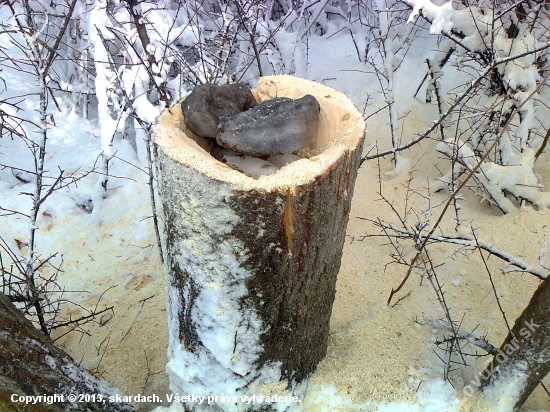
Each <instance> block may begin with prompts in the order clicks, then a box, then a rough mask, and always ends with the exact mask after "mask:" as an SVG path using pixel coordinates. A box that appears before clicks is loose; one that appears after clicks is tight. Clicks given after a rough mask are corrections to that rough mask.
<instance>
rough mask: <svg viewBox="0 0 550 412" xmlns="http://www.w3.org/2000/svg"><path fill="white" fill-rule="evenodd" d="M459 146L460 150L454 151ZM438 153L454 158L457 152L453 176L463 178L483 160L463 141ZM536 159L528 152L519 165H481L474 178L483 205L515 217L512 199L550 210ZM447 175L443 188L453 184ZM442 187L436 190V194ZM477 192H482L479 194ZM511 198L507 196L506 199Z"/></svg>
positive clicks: (450, 142) (442, 147)
mask: <svg viewBox="0 0 550 412" xmlns="http://www.w3.org/2000/svg"><path fill="white" fill-rule="evenodd" d="M455 145H457V146H458V147H457V150H454V149H453V147H454V146H455ZM436 148H437V151H438V152H440V153H442V154H444V155H445V156H448V157H449V158H453V154H454V153H455V152H456V153H457V157H456V163H455V170H454V174H455V175H456V176H461V175H463V174H464V173H465V172H466V171H469V172H471V171H472V170H473V169H474V167H476V165H477V164H478V163H480V158H479V157H478V156H476V154H475V153H474V151H473V150H472V149H471V147H470V146H469V145H467V144H465V143H464V142H462V141H459V142H458V144H457V143H456V142H455V141H453V140H447V141H445V142H440V143H438V144H437V146H436ZM534 155H535V152H534V151H533V150H532V149H526V150H525V151H524V153H523V155H522V156H521V158H519V159H518V160H519V163H518V164H513V165H499V164H496V163H494V162H481V165H480V167H479V168H478V170H477V171H476V172H475V173H474V174H473V176H472V178H473V179H474V181H475V182H476V186H477V187H476V189H474V190H476V192H477V194H479V196H480V197H481V199H482V201H483V200H487V201H488V202H489V203H491V204H492V205H494V206H497V207H498V208H499V209H500V210H502V211H503V212H504V213H512V212H514V211H515V210H516V205H515V204H514V202H513V201H512V200H511V198H510V195H511V196H512V197H514V198H516V199H518V200H520V201H521V200H525V201H527V202H529V203H531V204H533V205H535V206H537V207H538V208H546V207H550V193H549V192H543V191H542V188H543V186H542V184H541V183H540V181H539V178H538V177H537V176H536V174H535V172H534V170H533V168H534ZM452 173H453V171H450V172H448V173H447V174H446V175H445V176H443V177H441V178H440V179H439V182H440V183H441V184H449V183H450V182H451V174H452ZM441 188H442V187H441V186H440V187H434V189H435V190H438V189H441ZM477 188H479V189H481V190H479V191H478V190H477ZM507 195H508V196H507Z"/></svg>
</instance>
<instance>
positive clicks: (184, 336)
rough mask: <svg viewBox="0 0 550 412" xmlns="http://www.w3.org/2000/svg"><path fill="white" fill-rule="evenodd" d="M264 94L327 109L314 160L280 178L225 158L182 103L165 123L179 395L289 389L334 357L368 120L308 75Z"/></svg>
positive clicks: (174, 375) (162, 186) (271, 80)
mask: <svg viewBox="0 0 550 412" xmlns="http://www.w3.org/2000/svg"><path fill="white" fill-rule="evenodd" d="M253 94H254V96H255V97H256V99H257V100H258V102H262V101H264V100H267V99H272V98H275V97H291V98H301V97H303V96H305V95H306V94H311V95H313V96H314V97H316V98H317V100H318V101H319V104H320V107H321V112H320V120H319V124H318V127H317V129H316V130H315V132H314V133H313V135H312V136H311V137H310V139H309V141H308V142H307V145H306V147H304V148H302V149H300V150H299V152H298V153H297V154H298V155H299V156H300V157H302V159H300V160H297V161H294V162H292V163H290V164H288V165H286V166H284V167H282V168H281V169H279V170H277V171H275V172H274V173H272V174H270V175H266V176H261V177H259V178H258V179H253V178H251V177H248V176H246V175H244V174H243V173H241V172H239V171H237V170H234V169H231V168H230V167H229V166H227V165H226V164H224V163H222V162H219V161H217V160H216V159H214V158H213V157H212V156H211V155H210V154H209V150H210V147H211V142H209V141H208V140H207V139H203V138H199V137H197V136H195V135H193V134H192V133H191V132H190V131H189V130H188V129H186V127H185V125H184V121H183V115H182V113H181V110H180V105H179V104H176V105H175V106H174V107H172V108H171V109H168V110H166V111H164V112H163V113H162V114H161V116H160V117H159V119H158V122H157V125H156V127H155V129H154V148H155V164H156V168H157V180H158V193H159V197H160V199H161V201H162V208H163V212H162V216H163V222H164V239H163V249H164V254H165V265H166V274H167V295H168V318H169V331H170V344H169V358H170V360H169V363H168V372H169V374H170V381H171V389H172V391H174V392H179V393H194V394H199V393H200V394H213V395H220V394H222V393H223V394H225V395H228V396H239V395H242V394H244V395H246V394H249V393H258V390H259V388H261V387H262V385H269V384H273V383H275V382H283V383H284V385H283V386H282V387H283V388H285V387H286V386H287V385H289V386H291V385H293V384H294V383H297V382H300V381H302V380H303V379H304V378H306V377H307V376H308V375H309V374H311V372H313V371H314V370H315V368H316V366H317V364H318V363H319V362H320V361H321V360H322V359H323V357H324V356H325V354H326V349H327V340H328V332H329V321H330V314H331V310H332V304H333V301H334V296H335V284H336V276H337V274H338V270H339V268H340V259H341V255H342V247H343V244H344V236H345V233H346V225H347V223H348V216H349V211H350V203H351V197H352V194H353V187H354V183H355V178H356V175H357V169H358V166H359V160H360V156H361V148H362V145H363V139H364V134H365V124H364V121H363V118H362V116H361V114H360V113H359V112H358V111H357V109H356V108H355V106H354V105H353V103H352V102H351V101H350V100H349V99H348V98H347V97H346V96H344V95H343V94H342V93H339V92H337V91H336V90H334V89H331V88H329V87H326V86H323V85H320V84H316V83H313V82H310V81H307V80H302V79H298V78H294V77H290V76H273V77H263V78H261V79H260V81H259V85H258V87H257V88H256V89H254V90H253ZM218 407H221V408H222V409H224V410H225V408H224V407H223V405H221V404H218ZM228 410H229V409H228ZM231 410H233V409H231Z"/></svg>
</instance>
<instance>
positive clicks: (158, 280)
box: [0, 31, 550, 412]
mask: <svg viewBox="0 0 550 412" xmlns="http://www.w3.org/2000/svg"><path fill="white" fill-rule="evenodd" d="M358 37H359V36H358ZM416 52H417V51H416ZM417 55H418V53H417V54H415V50H412V51H411V53H410V56H409V59H410V60H408V61H407V62H406V64H404V65H403V67H402V68H401V69H400V71H399V72H398V73H397V74H396V76H395V77H394V81H395V83H396V87H395V90H396V100H397V101H401V102H406V103H407V105H406V106H403V107H398V110H400V111H402V112H404V111H405V110H410V111H411V113H410V115H409V116H408V117H407V118H406V121H405V123H404V126H401V127H404V129H405V134H404V136H405V138H407V137H408V138H411V137H412V135H413V133H414V132H417V131H421V130H423V129H424V128H426V125H427V124H429V122H430V121H431V120H433V116H434V115H435V113H436V112H435V108H434V106H428V105H426V104H425V103H423V102H422V101H421V100H413V99H412V94H413V93H414V90H415V88H416V86H417V85H418V84H419V82H420V79H421V78H422V76H423V75H424V69H422V70H418V67H419V66H421V65H419V64H418V62H417V61H416V60H415V59H414V58H415V56H417ZM307 58H308V60H309V66H308V67H307V77H308V78H309V79H312V80H316V81H319V82H322V83H325V84H326V85H328V86H331V87H335V88H337V89H339V90H340V91H343V92H344V93H346V94H347V95H348V96H350V98H351V99H352V100H353V101H354V102H355V103H356V105H357V106H358V107H359V109H360V110H363V102H364V101H365V99H366V96H367V95H370V96H371V101H372V99H373V98H376V99H378V100H377V101H376V102H374V103H372V105H371V106H369V107H367V108H366V114H369V113H372V112H374V111H375V110H376V108H377V107H379V106H380V105H381V104H383V103H382V102H381V99H380V98H379V97H380V96H378V95H377V94H376V92H375V90H376V88H377V85H376V79H374V78H373V76H372V75H369V74H368V73H366V70H365V65H364V63H361V62H360V61H359V57H358V56H357V53H356V50H355V47H354V45H353V42H352V41H351V39H350V36H348V35H347V34H346V32H344V31H342V32H339V33H335V34H334V35H333V36H332V37H331V39H330V40H328V41H326V40H322V41H321V40H320V39H316V38H312V39H311V40H310V42H309V49H308V55H307ZM422 67H423V66H422ZM301 70H302V71H303V70H304V67H301ZM3 77H4V78H5V79H8V84H9V85H10V87H9V91H10V92H11V93H14V94H16V93H18V92H21V90H26V89H32V88H33V87H35V84H34V83H33V82H32V79H30V78H29V77H28V76H26V75H25V74H22V73H13V72H8V71H7V70H4V71H3ZM17 87H18V88H19V90H17ZM34 104H36V102H35V101H34V100H33V99H32V98H29V99H28V100H27V101H26V102H25V109H26V110H32V109H33V105H34ZM55 120H56V124H57V127H56V128H53V129H52V131H51V135H50V136H51V139H50V140H49V142H48V145H49V146H48V147H49V149H48V153H49V158H48V167H49V170H52V171H55V170H56V168H57V165H60V167H62V168H64V169H66V170H76V169H77V168H78V167H82V168H83V169H89V168H91V167H92V165H93V164H94V162H95V160H96V158H97V155H98V154H99V153H100V150H101V142H100V139H99V137H98V136H99V128H98V125H97V119H91V120H89V121H87V120H83V119H81V118H80V117H79V116H77V115H75V114H74V113H72V112H71V111H70V109H67V111H66V112H65V113H63V115H57V117H56V119H55ZM388 130H389V126H388V118H387V113H386V112H384V111H382V112H381V113H380V114H378V115H377V116H374V117H372V118H370V119H369V122H368V132H367V133H368V134H367V144H366V145H365V147H366V148H367V149H368V148H369V147H370V144H371V143H373V142H374V141H378V144H379V146H384V145H386V146H388V140H389V139H388V138H387V136H388V135H389V132H388ZM434 145H435V143H434V142H430V141H425V142H423V143H422V144H421V145H420V146H417V147H415V148H414V149H413V150H411V151H410V152H407V153H406V156H407V157H408V158H409V159H411V164H412V165H413V167H412V168H413V170H415V173H414V180H413V182H412V185H413V186H414V187H416V188H424V187H425V186H426V181H427V180H433V179H435V178H436V177H438V176H439V174H438V171H437V169H436V167H435V165H434V162H439V166H440V167H441V168H442V170H444V169H445V167H446V166H445V164H444V163H443V160H438V159H437V158H436V156H435V155H434ZM0 152H1V156H2V161H3V162H7V163H9V164H11V165H24V166H25V167H29V165H30V164H31V163H30V156H29V154H28V152H27V151H25V150H24V148H21V147H19V146H18V145H17V142H11V141H9V140H8V139H5V138H4V139H2V140H1V141H0ZM113 152H116V153H117V156H118V157H120V158H121V159H123V160H119V159H117V158H115V159H113V162H112V167H111V170H110V174H111V175H112V177H111V179H110V183H109V185H110V190H109V191H108V195H107V198H106V199H104V200H101V199H97V198H93V199H92V197H93V196H94V187H95V184H96V181H97V179H98V178H99V176H98V175H96V174H92V175H90V176H88V177H86V178H85V179H84V180H83V181H81V182H80V183H79V184H78V187H73V188H71V189H70V190H69V189H67V190H63V191H61V192H58V193H56V194H54V195H53V196H52V197H51V198H50V199H48V201H47V202H46V203H45V205H44V208H43V213H42V216H41V218H40V220H39V227H40V230H39V231H38V239H37V243H38V245H39V250H40V253H42V254H43V255H44V256H46V255H48V254H50V253H55V252H59V253H60V254H62V255H63V265H62V270H63V272H62V273H60V275H59V284H60V285H61V286H62V287H63V288H65V289H66V290H67V291H71V292H66V293H65V295H64V297H65V298H66V299H68V300H70V301H71V302H73V304H68V305H66V306H65V313H64V316H68V315H69V314H70V315H71V316H72V317H73V318H76V317H78V316H82V315H86V314H87V311H86V310H93V309H94V308H97V310H102V309H104V308H108V307H111V306H112V307H113V311H112V312H106V313H104V314H103V315H102V316H101V318H100V320H99V322H98V323H93V324H92V323H90V324H87V325H85V326H84V327H83V330H84V331H85V332H72V333H70V334H68V335H66V336H63V337H62V338H61V339H60V340H59V341H58V343H60V344H61V346H62V347H64V348H65V350H67V351H68V352H69V353H70V354H71V355H72V356H73V357H74V358H75V359H77V360H78V361H80V362H81V364H82V365H83V366H84V367H85V368H87V369H89V370H90V371H92V372H93V373H94V374H96V375H98V376H101V377H103V378H105V379H106V380H108V381H109V382H110V383H112V384H113V385H114V386H117V387H118V388H119V389H121V390H122V391H123V392H124V393H125V394H127V395H136V394H145V395H149V394H153V393H154V394H157V395H160V396H161V397H162V399H163V400H164V402H163V403H162V405H164V406H167V401H166V398H165V394H166V393H167V391H168V380H167V375H166V372H165V368H166V362H167V357H166V348H167V319H166V309H165V308H166V299H165V293H164V287H165V282H164V270H163V267H162V265H161V263H160V260H159V253H158V250H157V246H156V240H155V236H154V231H153V227H152V222H151V219H148V217H149V216H150V215H151V208H150V204H149V192H148V187H147V185H146V176H145V174H144V173H143V172H141V171H140V170H139V169H137V168H136V167H135V166H132V165H131V164H129V163H133V164H134V165H136V166H140V167H143V164H141V163H140V162H139V161H138V160H137V159H136V158H135V154H134V153H133V148H132V145H131V144H130V142H128V141H125V140H116V141H115V143H114V147H113ZM126 162H129V163H126ZM380 166H381V168H382V174H381V175H382V191H383V193H384V195H385V196H386V197H387V198H388V200H389V201H390V202H392V204H394V205H395V206H396V207H397V208H398V209H399V208H400V207H402V205H403V203H404V200H405V196H406V190H405V187H406V185H407V182H408V179H409V175H408V174H407V173H402V174H398V175H397V176H395V177H393V175H392V174H391V173H389V172H391V171H392V169H393V166H392V164H391V163H390V162H389V161H388V160H383V161H381V163H380ZM549 171H550V156H549V155H548V154H544V155H543V157H541V160H540V162H539V171H538V172H539V173H541V174H543V176H550V173H549ZM386 172H388V174H386ZM378 176H379V173H378V163H377V162H371V163H365V164H364V165H363V166H362V167H361V169H360V170H359V176H358V179H357V183H356V187H355V196H354V199H353V206H352V212H351V216H350V224H349V227H348V240H347V242H346V244H345V248H344V255H343V259H342V266H341V270H340V274H339V278H338V283H337V296H336V301H335V304H334V309H333V316H332V320H331V335H330V340H329V348H328V353H327V356H326V358H325V359H324V360H323V361H322V362H321V363H320V365H319V367H318V369H317V371H316V372H315V373H314V374H313V376H312V377H311V379H310V380H309V381H308V382H306V383H304V384H302V385H301V386H300V387H298V388H297V389H296V390H297V391H298V392H300V394H301V402H299V403H295V404H293V405H292V406H291V407H290V408H289V411H315V412H317V411H327V412H328V411H357V410H361V411H374V410H377V411H383V412H397V411H434V412H436V411H437V412H439V411H449V412H451V411H499V412H500V409H498V408H497V407H495V406H494V404H493V406H491V403H487V402H485V401H484V400H482V399H478V398H470V397H467V396H465V395H464V394H463V388H464V386H465V385H468V384H469V383H470V381H471V380H472V379H474V377H475V376H476V374H477V372H478V371H479V370H481V366H482V365H483V363H484V362H485V361H486V358H485V357H482V358H480V359H478V360H476V359H474V358H472V359H468V361H469V363H470V366H461V365H457V371H456V372H454V373H452V374H451V378H452V383H453V386H454V387H453V386H451V385H450V384H449V383H448V382H445V381H443V379H442V371H443V365H442V363H441V361H440V360H439V358H438V356H437V355H436V354H435V353H434V350H435V349H436V346H435V345H434V342H435V341H436V340H437V339H438V338H441V337H442V335H441V334H440V333H438V332H437V331H436V330H433V329H432V327H430V326H428V325H426V324H425V322H424V321H425V320H430V319H437V318H439V317H441V311H440V309H439V305H438V303H437V301H436V299H435V296H434V293H433V291H432V289H431V286H430V285H429V283H428V282H421V280H420V279H419V278H418V277H416V276H413V277H411V279H409V281H408V283H407V285H406V287H405V288H404V289H403V291H402V292H401V293H400V294H399V296H398V297H402V296H405V295H407V297H406V298H404V299H403V300H401V301H400V302H399V304H397V305H396V306H395V307H391V308H390V307H388V306H386V304H385V301H386V299H387V297H388V295H389V292H390V290H391V288H392V287H395V286H396V285H398V284H399V283H400V281H401V279H402V277H403V274H404V270H403V268H402V267H397V266H395V265H389V266H385V264H386V263H387V262H389V261H390V258H389V257H388V254H389V253H391V252H392V249H391V248H390V247H389V246H387V241H386V240H385V239H384V238H368V239H364V238H363V235H364V234H365V233H367V232H368V233H378V232H376V229H375V228H373V227H372V225H371V224H369V223H368V222H366V221H363V220H360V219H358V218H357V217H358V216H370V217H380V218H381V219H386V220H394V219H395V216H392V212H391V210H390V208H389V207H387V206H385V205H384V204H383V202H382V201H380V200H379V195H378V194H377V191H378ZM544 183H546V184H548V183H550V182H549V181H548V178H546V181H545V182H544ZM26 186H27V185H23V184H21V183H20V182H19V181H17V180H16V179H15V178H14V177H13V176H12V175H11V173H10V172H9V170H7V169H4V170H2V172H1V175H0V199H2V206H3V207H5V208H13V209H24V208H28V206H29V199H28V197H26V196H22V195H20V192H22V191H23V192H24V191H29V190H30V189H29V188H27V187H26ZM29 187H30V186H29ZM465 197H466V201H465V202H464V204H463V214H464V216H466V217H467V219H468V222H469V223H470V224H472V225H473V226H475V227H478V228H479V229H480V236H482V237H483V238H484V239H486V240H488V241H491V242H492V243H493V244H495V245H497V246H498V247H500V248H502V249H503V250H507V251H510V252H512V253H514V254H516V255H518V256H522V257H523V258H524V259H525V260H526V261H529V262H536V261H537V259H538V256H539V252H540V249H541V246H542V244H543V240H544V236H545V234H547V232H548V227H550V226H549V225H550V210H548V209H544V210H540V211H538V210H534V209H533V208H531V207H529V206H527V207H524V208H523V209H521V210H518V211H517V212H516V213H512V214H509V215H506V216H502V215H501V214H500V212H498V211H497V210H495V209H492V208H490V207H489V206H487V205H486V204H479V201H478V199H477V198H474V197H473V196H471V195H470V194H469V193H465ZM89 199H92V200H93V203H94V209H93V211H92V213H87V211H85V210H83V209H82V208H81V207H79V206H78V205H77V204H82V202H83V201H86V200H89ZM444 199H445V194H443V193H437V194H435V195H433V201H434V204H435V203H438V202H441V201H443V200H444ZM409 202H410V203H411V204H413V205H414V206H415V208H416V209H417V210H418V211H420V210H421V209H422V208H424V207H426V200H425V199H424V198H421V197H419V196H413V197H412V198H411V199H410V200H409ZM438 210H439V209H438V208H435V210H434V213H435V214H437V212H438ZM452 225H453V221H452V220H451V216H450V215H449V218H448V219H446V220H444V222H443V227H446V228H449V229H450V228H452ZM0 231H1V234H2V236H3V237H4V238H5V239H7V240H8V242H9V243H10V246H11V247H12V248H14V249H15V250H17V247H18V245H17V242H16V241H15V239H18V240H21V241H24V240H25V239H26V236H27V231H28V229H27V222H26V221H25V219H23V218H18V217H15V216H11V217H2V224H1V229H0ZM430 251H431V254H432V257H433V258H434V260H436V261H438V262H441V263H444V265H443V266H441V267H440V268H439V269H438V272H439V274H440V277H441V280H442V281H443V283H444V284H445V288H446V290H447V295H446V296H447V299H448V303H449V305H450V308H451V312H452V314H453V315H454V317H455V318H456V319H461V318H462V317H464V318H463V324H462V327H463V329H466V330H472V329H474V328H475V327H476V326H477V330H476V333H477V334H478V335H479V336H482V335H485V334H487V338H488V339H489V340H490V341H491V342H493V344H496V345H497V346H498V343H499V342H500V341H501V340H502V339H503V338H504V337H505V335H506V328H505V325H504V324H503V321H502V318H501V316H500V312H499V310H498V307H497V306H496V305H495V300H494V296H493V293H492V289H491V286H490V283H489V280H488V277H487V275H486V273H485V272H484V270H483V268H482V266H481V261H480V258H479V256H477V255H475V254H473V255H471V256H469V257H464V256H462V255H453V256H451V253H452V249H451V248H449V247H448V246H445V245H435V246H433V247H432V248H431V249H430ZM412 252H413V251H412V250H411V249H408V250H407V253H409V256H410V254H411V253H412ZM24 253H25V250H24V246H23V247H22V250H21V254H24ZM56 263H60V259H58V260H57V261H56ZM489 263H490V267H491V269H492V271H493V274H494V276H495V279H496V286H497V290H498V292H499V295H500V297H501V303H502V304H503V307H504V310H505V311H506V314H507V316H508V318H509V319H515V318H516V316H517V315H518V314H519V313H520V311H521V310H522V309H523V308H524V307H525V305H526V304H527V302H528V301H529V298H530V296H531V294H532V292H533V291H534V289H535V288H536V285H537V281H536V280H535V279H534V278H533V276H530V275H525V274H518V273H509V274H507V275H506V276H504V275H502V274H501V272H500V271H499V269H500V268H502V267H503V264H502V263H501V262H499V261H496V260H495V259H490V260H489ZM85 309H86V310H85ZM64 332H65V331H62V330H59V331H56V335H55V336H60V335H62V334H63V333H64ZM55 336H54V337H55ZM438 353H439V355H441V354H442V352H438ZM546 382H547V383H548V384H550V380H548V379H547V380H546ZM281 391H282V389H281ZM280 394H282V393H280ZM137 406H138V409H139V410H150V409H152V408H153V406H155V405H153V404H139V405H137ZM180 407H181V405H180V404H178V403H174V405H173V406H172V407H171V409H170V411H171V412H174V411H178V410H181V409H178V408H180ZM546 409H547V397H546V395H545V394H544V393H543V392H542V390H541V389H537V390H536V391H535V393H534V394H533V395H532V396H531V398H530V399H529V400H528V402H527V403H526V405H525V406H524V408H523V410H524V411H528V410H546Z"/></svg>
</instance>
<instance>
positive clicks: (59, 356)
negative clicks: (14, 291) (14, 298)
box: [0, 293, 134, 412]
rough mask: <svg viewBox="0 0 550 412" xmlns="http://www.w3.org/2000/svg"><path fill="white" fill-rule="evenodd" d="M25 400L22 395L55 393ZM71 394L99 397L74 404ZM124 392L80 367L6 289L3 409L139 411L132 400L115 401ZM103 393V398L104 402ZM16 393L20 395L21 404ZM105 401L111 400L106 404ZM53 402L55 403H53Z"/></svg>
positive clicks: (1, 309)
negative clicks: (27, 315) (25, 312)
mask: <svg viewBox="0 0 550 412" xmlns="http://www.w3.org/2000/svg"><path fill="white" fill-rule="evenodd" d="M54 394H57V395H60V396H58V397H57V398H55V399H54V398H53V397H52V398H50V399H49V400H48V399H41V400H40V401H39V402H36V403H34V404H25V403H24V402H22V399H21V398H20V397H21V396H40V395H42V396H44V395H45V396H51V395H54ZM70 394H73V395H77V396H78V395H80V394H83V395H85V394H89V395H95V402H92V401H91V400H90V398H88V399H87V400H86V398H85V397H84V398H83V399H78V398H77V401H76V402H70V401H69V400H68V396H69V395H70ZM116 394H119V395H120V392H118V391H116V390H115V389H113V388H111V387H110V386H109V385H108V384H107V383H106V382H105V381H98V380H96V379H94V378H93V377H91V376H90V375H89V374H88V373H86V372H85V371H84V370H82V368H80V367H79V366H78V365H77V364H76V362H75V361H74V359H72V358H71V357H70V356H69V355H67V354H66V353H65V352H63V351H62V350H61V349H59V348H58V347H57V346H55V345H54V343H53V341H52V340H51V339H50V338H49V337H47V336H46V335H45V334H44V333H42V332H40V331H38V330H37V329H35V327H34V326H33V325H32V323H31V322H30V321H29V320H28V319H26V318H25V317H24V316H23V314H22V313H21V312H19V311H18V310H17V308H16V307H15V306H14V305H13V304H12V303H11V301H10V300H9V299H8V297H7V296H6V295H4V294H3V293H0V410H2V411H4V412H11V411H17V412H19V411H37V412H38V411H40V412H41V411H52V412H58V411H59V412H65V411H67V410H71V411H98V412H99V411H106V410H109V411H114V412H117V411H133V410H134V408H133V407H132V406H131V405H129V404H127V403H110V402H108V398H109V396H111V395H116ZM98 395H101V396H102V399H101V401H100V399H99V397H98ZM12 396H16V398H15V402H13V401H12ZM103 400H106V401H105V402H103ZM48 402H52V403H50V404H48Z"/></svg>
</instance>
